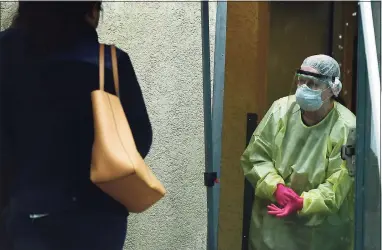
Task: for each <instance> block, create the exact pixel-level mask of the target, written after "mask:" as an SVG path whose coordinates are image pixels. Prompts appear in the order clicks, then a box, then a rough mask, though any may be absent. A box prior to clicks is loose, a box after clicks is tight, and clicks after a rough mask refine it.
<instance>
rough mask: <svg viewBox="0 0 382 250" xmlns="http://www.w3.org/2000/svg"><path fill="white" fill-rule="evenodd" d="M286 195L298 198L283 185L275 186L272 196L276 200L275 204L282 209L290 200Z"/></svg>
mask: <svg viewBox="0 0 382 250" xmlns="http://www.w3.org/2000/svg"><path fill="white" fill-rule="evenodd" d="M287 194H290V195H296V196H298V195H297V194H296V193H295V192H294V191H293V190H292V189H290V188H288V187H286V186H284V185H283V184H277V189H276V191H275V193H274V196H275V198H276V201H277V203H278V204H279V205H281V206H282V207H284V206H286V205H287V203H288V202H289V200H290V198H288V197H289V196H287Z"/></svg>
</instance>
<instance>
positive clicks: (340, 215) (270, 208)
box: [241, 55, 356, 250]
mask: <svg viewBox="0 0 382 250" xmlns="http://www.w3.org/2000/svg"><path fill="white" fill-rule="evenodd" d="M294 86H295V88H296V92H295V94H294V95H290V96H288V97H284V98H282V99H280V100H278V101H276V102H274V103H273V105H272V107H271V108H270V110H269V111H268V112H267V114H266V115H265V117H264V118H263V119H262V121H261V123H260V124H259V126H258V127H257V129H256V131H255V132H254V134H253V136H252V139H251V141H250V143H249V145H248V147H247V149H246V150H245V152H244V154H243V155H242V157H241V167H242V169H243V170H244V175H245V177H246V178H247V179H248V180H249V181H250V182H251V183H252V185H253V187H254V189H255V199H254V204H253V210H252V218H251V228H250V240H249V242H250V243H249V245H250V246H249V248H250V249H251V250H350V249H352V247H353V231H354V227H353V221H354V190H353V189H354V178H352V177H351V176H350V175H349V172H348V169H347V166H346V162H344V161H343V160H342V159H341V147H342V146H343V145H345V144H346V143H347V138H348V136H349V131H350V130H351V129H355V125H356V118H355V116H354V114H353V113H352V112H351V111H349V110H348V109H347V108H345V107H344V106H342V105H341V104H339V103H338V102H336V101H335V98H336V97H338V95H339V93H340V91H341V88H342V84H341V82H340V67H339V65H338V63H337V62H336V61H335V60H334V59H333V58H331V57H329V56H326V55H314V56H311V57H308V58H306V59H305V60H304V62H303V63H302V65H301V68H300V69H299V70H297V72H296V76H295V81H294Z"/></svg>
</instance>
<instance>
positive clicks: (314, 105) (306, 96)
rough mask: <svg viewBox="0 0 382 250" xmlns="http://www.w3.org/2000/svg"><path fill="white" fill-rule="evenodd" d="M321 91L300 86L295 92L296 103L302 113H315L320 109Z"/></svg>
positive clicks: (321, 102)
mask: <svg viewBox="0 0 382 250" xmlns="http://www.w3.org/2000/svg"><path fill="white" fill-rule="evenodd" d="M321 94H322V90H314V89H311V88H309V87H308V86H306V85H305V84H304V85H301V86H299V87H298V88H297V91H296V101H297V104H298V105H300V107H301V109H302V110H304V111H317V110H319V109H320V108H321V106H322V104H323V101H322V98H321Z"/></svg>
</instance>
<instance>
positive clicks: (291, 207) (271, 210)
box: [268, 193, 304, 218]
mask: <svg viewBox="0 0 382 250" xmlns="http://www.w3.org/2000/svg"><path fill="white" fill-rule="evenodd" d="M285 196H286V197H287V198H289V199H290V200H289V202H288V203H287V204H286V206H285V207H284V208H279V207H277V206H276V205H275V204H272V205H270V206H268V214H269V215H274V216H276V217H279V218H281V217H286V216H289V215H291V214H294V213H297V211H300V210H301V209H302V208H303V205H304V199H303V198H301V197H299V196H296V195H295V194H290V193H286V194H285Z"/></svg>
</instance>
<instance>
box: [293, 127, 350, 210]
mask: <svg viewBox="0 0 382 250" xmlns="http://www.w3.org/2000/svg"><path fill="white" fill-rule="evenodd" d="M341 134H343V135H344V136H342V138H343V139H342V140H339V141H338V142H336V144H335V145H334V146H333V149H332V151H331V154H330V156H329V163H328V170H327V174H326V180H325V182H324V183H322V184H321V185H319V186H318V187H317V188H316V189H312V190H309V191H308V192H304V193H302V195H301V197H302V198H303V199H304V204H303V209H302V210H301V211H300V212H299V215H300V216H310V215H314V214H327V215H329V214H333V213H336V212H338V211H339V209H340V208H341V206H342V203H343V201H344V200H345V199H346V198H347V197H348V194H349V191H350V190H351V188H352V186H353V185H354V178H352V177H351V176H350V175H349V172H348V169H347V167H346V162H345V161H343V160H342V159H341V147H342V145H344V144H345V143H346V140H347V129H342V133H341Z"/></svg>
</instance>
